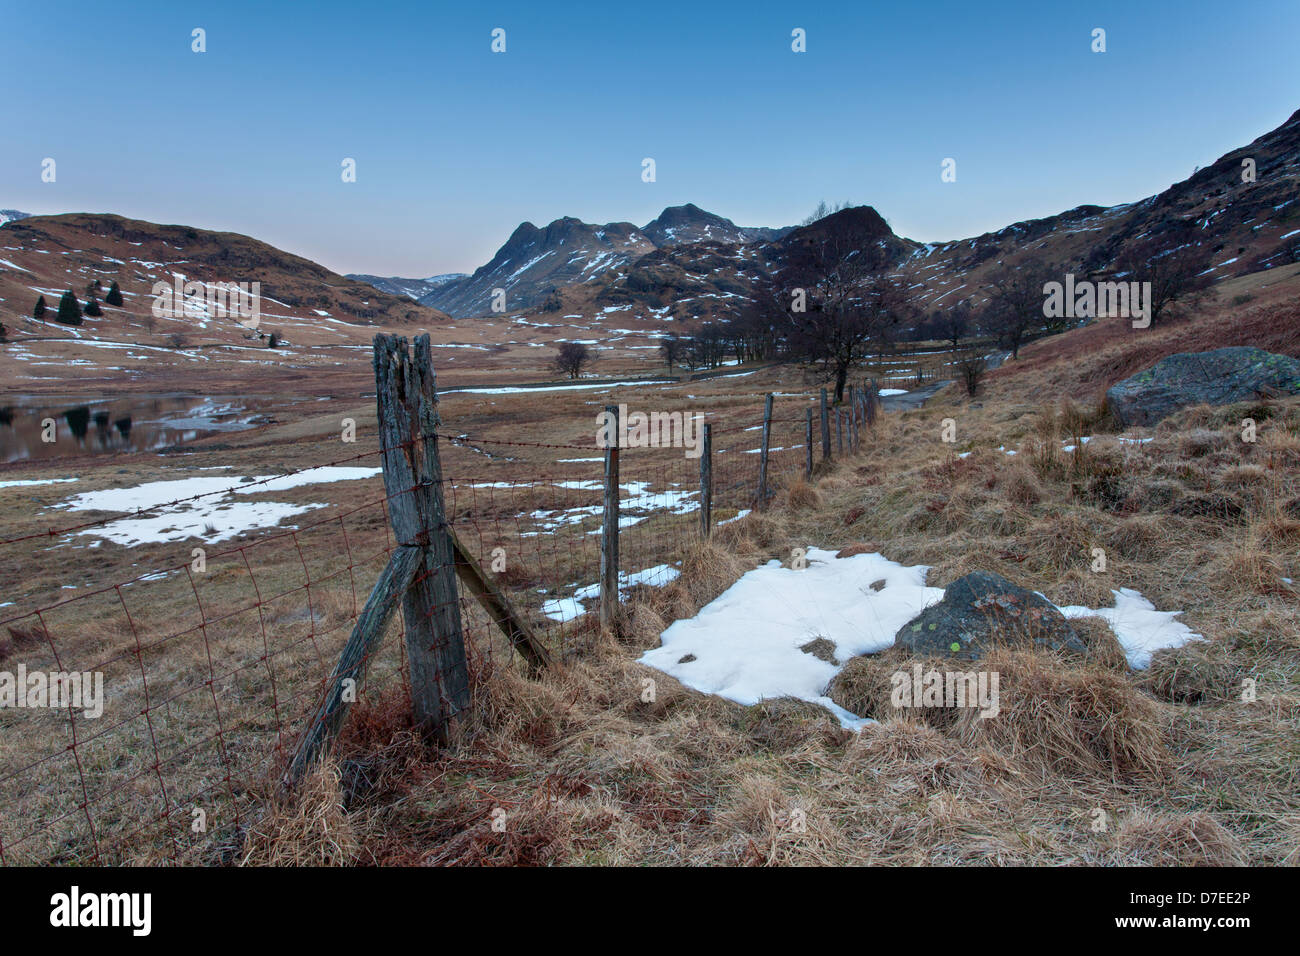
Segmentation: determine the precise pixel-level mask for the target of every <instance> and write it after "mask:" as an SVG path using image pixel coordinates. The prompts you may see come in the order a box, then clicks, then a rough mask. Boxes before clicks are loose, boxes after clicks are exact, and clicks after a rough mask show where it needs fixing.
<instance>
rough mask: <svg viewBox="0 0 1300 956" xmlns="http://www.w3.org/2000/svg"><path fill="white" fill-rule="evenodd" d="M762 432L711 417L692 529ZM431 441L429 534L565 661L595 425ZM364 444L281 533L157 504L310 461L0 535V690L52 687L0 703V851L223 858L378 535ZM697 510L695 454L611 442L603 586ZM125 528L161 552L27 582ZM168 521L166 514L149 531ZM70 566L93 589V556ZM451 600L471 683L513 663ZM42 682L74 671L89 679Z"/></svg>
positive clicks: (470, 604)
mask: <svg viewBox="0 0 1300 956" xmlns="http://www.w3.org/2000/svg"><path fill="white" fill-rule="evenodd" d="M808 401H809V400H808V398H807V397H806V396H791V397H789V398H782V399H779V400H778V404H777V412H778V413H777V414H775V415H774V416H773V418H772V422H771V434H770V440H769V446H770V455H769V464H768V484H769V486H770V487H771V488H772V489H777V488H779V487H781V486H782V485H783V484H787V483H788V482H790V481H792V480H794V479H797V478H800V477H802V476H803V474H804V471H805V467H806V460H807V445H806V438H807V435H806V416H805V408H806V407H808ZM762 429H763V426H762V414H761V409H754V410H753V411H752V413H751V414H748V415H746V414H744V413H742V412H738V411H734V410H733V411H730V412H728V413H726V414H724V415H719V416H716V417H715V418H714V421H713V456H712V465H713V512H712V514H713V524H714V525H717V524H721V523H725V522H728V521H732V520H736V519H737V518H739V517H742V516H744V515H745V514H747V513H748V512H749V511H750V510H752V509H754V508H755V507H757V501H758V487H759V473H760V459H761V455H760V450H761V445H762V435H763V431H762ZM439 438H440V441H439V443H438V444H439V450H440V456H441V461H442V470H443V476H444V478H443V490H444V501H445V513H446V516H447V520H448V522H449V524H450V526H451V528H452V529H453V530H454V532H455V533H456V535H457V537H458V538H459V540H460V541H461V543H462V544H463V545H464V547H465V549H466V550H467V551H468V552H469V554H470V555H471V556H472V559H473V560H475V561H477V562H478V564H479V566H480V568H481V569H482V571H483V572H484V573H485V574H486V575H488V576H489V577H490V578H491V580H492V581H494V582H495V584H496V585H497V586H498V587H500V588H501V590H502V591H503V592H505V593H506V594H507V595H508V597H509V600H510V603H511V605H512V606H513V608H514V610H515V611H516V612H517V613H518V614H519V615H520V616H521V617H523V618H524V619H526V620H527V622H528V623H529V625H530V626H531V627H532V629H533V631H534V633H536V634H537V635H538V636H539V637H540V638H541V639H542V641H543V642H544V643H545V645H546V647H547V649H548V650H549V652H550V653H551V655H552V657H553V658H554V659H563V658H564V657H565V656H566V655H568V654H570V653H574V652H576V650H577V649H578V648H580V646H581V642H580V641H578V640H577V638H578V636H579V635H580V634H581V633H582V631H583V630H584V629H587V628H592V627H593V626H596V624H595V622H596V618H597V615H596V614H595V610H596V608H597V605H598V602H599V595H600V585H599V582H600V564H601V559H600V549H601V530H602V525H603V496H604V460H603V452H602V450H601V449H600V448H598V447H597V445H596V442H595V439H594V436H593V440H592V442H591V444H590V445H546V444H541V443H534V442H526V441H519V442H505V441H488V440H486V439H483V440H477V439H474V438H472V437H469V436H464V435H440V436H439ZM818 442H819V426H818V424H817V422H816V420H814V444H817V443H818ZM815 457H817V458H820V457H821V456H820V448H818V449H817V455H816V456H815ZM381 458H382V450H380V449H376V450H374V451H368V452H363V453H361V454H358V455H355V456H351V457H350V458H347V459H343V460H342V461H339V462H331V463H330V464H329V465H328V466H316V468H322V467H324V468H332V467H339V466H342V465H345V464H346V465H348V466H351V467H358V466H363V465H364V466H368V472H367V473H366V474H365V475H360V476H353V477H351V479H350V481H349V486H350V488H351V490H350V492H349V493H348V495H347V496H346V498H347V500H346V504H338V503H335V504H333V505H330V506H325V505H311V506H303V507H300V508H299V509H298V510H297V511H295V512H293V514H296V515H297V518H296V520H298V521H300V522H301V523H300V525H299V526H297V527H289V528H284V529H280V528H276V529H273V530H267V531H264V532H262V533H259V534H256V535H253V536H250V537H247V538H244V539H236V538H233V537H232V538H230V539H227V540H224V541H214V542H212V543H210V544H208V545H204V540H203V539H204V535H203V534H202V533H198V532H195V533H194V534H193V535H191V534H188V533H186V532H185V530H184V527H183V523H184V522H183V519H181V518H178V514H183V513H184V512H183V508H184V506H185V505H186V504H187V503H189V502H192V501H194V500H197V499H203V498H208V497H215V498H216V499H217V500H218V501H221V502H227V501H228V502H230V506H231V507H241V506H243V507H253V508H256V507H267V506H266V505H262V504H259V503H257V502H256V501H255V500H254V499H249V500H248V503H247V504H246V505H245V504H244V503H243V499H242V498H241V496H242V495H244V494H249V493H254V492H257V491H259V490H266V491H270V490H282V489H287V488H292V487H294V486H295V483H296V482H298V481H300V480H302V476H304V475H306V474H308V473H310V472H312V471H315V470H316V469H315V468H314V469H303V470H299V471H296V472H286V473H284V474H280V475H275V476H271V477H267V478H259V479H257V480H255V481H252V482H247V483H243V484H240V485H238V486H235V487H229V488H222V489H217V490H214V491H205V492H203V493H202V494H199V495H195V496H193V497H192V498H186V499H178V500H174V501H168V502H165V503H162V504H158V505H155V506H153V507H151V508H146V509H142V510H141V511H139V512H136V513H134V514H129V515H126V516H123V515H121V514H117V515H114V516H110V517H105V518H99V519H95V520H89V521H85V522H82V523H79V524H78V523H70V524H65V525H63V526H60V527H54V528H49V529H46V530H44V531H42V532H40V533H39V534H35V535H22V536H17V537H13V538H7V539H0V573H3V575H4V579H5V580H6V581H9V582H12V583H11V585H10V586H9V588H8V593H7V595H6V597H5V600H4V602H3V603H2V606H0V680H3V679H4V678H5V676H8V677H9V679H10V680H11V682H12V684H11V687H12V688H13V689H14V690H15V691H16V690H17V688H18V686H19V685H18V679H19V678H20V677H21V678H22V679H23V684H22V690H23V691H24V693H29V696H30V690H31V688H32V687H33V686H34V685H33V684H32V681H33V680H35V679H36V676H34V675H38V676H41V677H44V678H45V679H46V680H47V684H48V682H49V680H50V678H51V677H52V678H53V681H54V683H55V685H59V684H62V686H53V687H49V688H48V689H49V690H50V691H52V692H51V693H50V694H49V695H48V696H47V698H46V703H45V705H44V706H26V698H24V699H23V700H18V699H17V698H14V699H13V702H12V705H11V706H6V707H0V863H3V864H10V865H12V864H36V863H89V862H99V863H109V864H119V863H124V864H129V863H146V862H148V863H156V862H168V861H170V862H174V863H222V862H229V861H231V860H233V859H237V857H238V853H239V849H240V846H241V842H242V837H243V833H244V831H245V829H246V827H247V826H248V825H249V823H250V814H253V813H255V811H256V807H257V806H258V803H259V800H260V799H261V798H262V797H264V796H265V795H266V794H267V793H268V791H269V789H270V788H271V787H273V786H275V784H276V782H277V780H279V779H280V775H281V774H282V773H283V770H284V767H285V764H286V762H287V760H288V759H289V758H290V757H291V755H292V754H293V751H294V747H295V741H296V740H297V738H298V736H299V734H301V733H302V731H303V728H304V725H305V723H306V722H307V720H308V719H309V718H310V716H311V714H312V712H313V711H314V709H315V708H316V707H317V705H318V703H319V702H320V700H321V697H322V693H323V691H324V689H325V687H326V685H327V682H328V681H329V679H330V675H331V673H332V671H333V669H334V667H335V664H336V662H337V661H338V659H339V655H340V652H341V650H342V649H343V648H344V646H345V645H346V644H347V642H348V638H349V636H350V634H351V633H352V631H353V628H354V627H355V626H356V625H357V622H358V619H359V616H360V615H361V614H362V612H363V608H364V606H365V604H366V601H367V598H368V596H369V595H370V592H371V589H372V588H373V587H374V585H375V582H376V580H377V579H379V577H380V575H381V572H382V571H383V569H384V568H385V566H386V564H387V563H388V561H389V559H390V558H391V557H392V555H393V552H394V549H395V548H396V547H397V546H398V544H397V542H395V541H394V540H393V533H392V531H391V529H390V524H389V520H388V508H389V504H390V502H391V496H390V495H388V494H387V493H385V490H384V485H383V482H382V480H381V477H380V471H381V469H380V468H379V463H380V461H381ZM398 493H399V494H400V493H403V492H398ZM700 501H701V489H700V459H699V457H698V456H694V455H691V454H688V453H687V450H686V449H683V448H681V447H668V448H664V447H650V448H633V449H623V450H622V453H621V474H620V480H619V502H620V503H619V513H620V518H619V525H620V528H619V539H620V540H619V552H620V562H619V586H620V590H621V591H623V592H625V593H626V592H630V591H631V590H633V589H635V588H636V587H638V586H641V585H645V586H657V585H662V584H666V583H667V582H669V581H671V580H672V579H673V578H675V577H676V576H677V574H678V573H679V571H678V568H679V566H680V559H681V557H682V555H683V553H684V551H685V550H686V549H687V548H688V547H689V546H690V545H691V544H692V542H694V541H697V540H698V539H699V537H700V536H701V534H702V528H701V521H700ZM178 509H181V510H180V511H179V512H178ZM218 510H220V509H218ZM317 515H319V517H317ZM124 520H130V521H136V522H139V521H142V520H143V521H152V522H154V524H153V525H151V527H152V529H153V530H154V531H161V532H162V533H160V534H158V535H157V538H158V540H159V541H161V542H162V543H158V544H153V545H149V546H144V547H141V548H139V560H138V561H137V563H136V566H137V567H139V568H140V573H138V574H136V575H134V576H133V577H130V578H129V579H125V580H122V581H118V582H115V583H107V584H105V583H99V582H98V581H96V582H95V583H94V584H93V585H90V586H87V587H84V588H78V589H76V591H75V593H74V594H72V595H71V596H67V597H64V596H62V595H63V589H62V588H61V587H59V586H58V585H57V583H51V582H52V581H53V582H57V578H51V577H49V576H42V575H41V574H39V564H40V562H42V561H44V560H49V561H53V560H55V559H56V555H57V553H58V549H60V548H62V547H65V546H67V545H68V543H69V542H70V541H72V540H74V539H78V536H80V535H89V536H90V537H91V538H92V542H93V541H95V540H100V541H102V540H105V538H104V536H107V540H114V538H113V535H114V533H115V532H116V531H120V529H121V522H122V521H124ZM277 520H278V519H277ZM169 523H170V524H171V525H175V526H178V527H176V528H171V529H170V530H174V531H175V534H172V535H170V536H169V535H168V534H167V533H166V532H167V531H168V530H169V528H168V525H169ZM205 530H207V529H205ZM117 540H119V541H120V540H124V539H123V538H121V537H120V536H119V537H118V538H117ZM200 545H203V552H202V556H201V559H200V557H199V555H200V551H198V550H195V548H196V547H198V546H200ZM91 547H92V548H93V547H95V545H94V544H93V543H92V545H91ZM132 556H135V555H134V553H133V555H132ZM34 568H35V571H36V573H35V574H34ZM82 573H83V575H84V576H85V579H87V580H93V570H92V569H91V568H87V569H86V570H84V571H83V572H82ZM33 576H34V579H35V580H36V583H35V584H34V585H32V586H31V587H28V588H25V589H24V587H23V586H22V585H21V582H23V581H24V580H25V579H32V578H33ZM459 601H460V605H461V608H460V610H461V620H462V622H463V626H464V632H465V654H466V658H467V662H468V671H469V674H470V677H471V680H472V681H482V680H486V679H490V677H491V674H492V673H493V671H494V669H495V668H498V667H503V666H516V665H517V655H515V654H514V652H513V650H512V648H511V645H510V642H509V641H507V640H505V639H504V637H503V635H502V633H501V628H500V627H498V625H500V624H501V623H502V622H501V621H498V620H494V619H493V617H492V614H491V613H490V612H488V611H485V609H484V606H483V605H482V604H480V603H478V602H475V601H473V600H471V599H470V598H468V597H467V596H465V595H464V594H463V593H462V596H461V597H460V599H459ZM437 610H438V609H434V612H435V613H436V611H437ZM404 640H405V633H404V629H403V618H402V615H401V614H397V615H395V616H394V617H393V619H392V620H391V622H390V623H389V625H388V627H387V632H386V637H385V639H384V640H383V643H382V644H380V645H379V649H378V651H377V652H376V654H375V655H374V659H373V660H370V661H368V662H367V664H368V672H367V675H366V679H365V681H364V683H363V685H362V686H361V687H360V688H359V694H358V699H359V700H366V699H375V698H376V697H377V696H378V695H382V694H386V693H400V691H399V690H396V688H401V687H403V686H405V685H406V678H407V673H406V669H407V655H406V653H405V644H404ZM58 675H80V676H82V677H83V678H84V676H85V675H92V676H91V680H92V684H85V685H80V684H77V683H76V682H75V681H68V682H66V683H65V682H61V681H60V679H59V676H58ZM98 679H102V682H103V683H102V687H103V695H102V698H101V702H102V703H103V708H102V714H98V715H95V714H92V713H89V711H93V709H94V706H93V701H92V700H91V697H93V693H92V694H90V695H82V694H80V693H78V691H79V690H87V691H88V690H91V688H92V686H93V681H94V680H98ZM38 696H39V695H38ZM31 699H32V700H33V701H35V702H36V703H40V701H39V700H38V699H37V698H36V697H32V698H31Z"/></svg>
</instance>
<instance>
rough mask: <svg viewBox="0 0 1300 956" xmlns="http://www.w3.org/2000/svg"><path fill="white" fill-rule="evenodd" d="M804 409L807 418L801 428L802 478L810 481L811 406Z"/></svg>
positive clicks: (811, 453)
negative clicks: (802, 432) (802, 433)
mask: <svg viewBox="0 0 1300 956" xmlns="http://www.w3.org/2000/svg"><path fill="white" fill-rule="evenodd" d="M804 411H806V412H807V413H808V418H807V420H806V421H805V422H804V429H803V431H804V436H803V454H804V463H803V477H804V480H805V481H812V465H813V450H812V448H813V439H812V435H813V432H812V408H811V407H809V408H806V409H804Z"/></svg>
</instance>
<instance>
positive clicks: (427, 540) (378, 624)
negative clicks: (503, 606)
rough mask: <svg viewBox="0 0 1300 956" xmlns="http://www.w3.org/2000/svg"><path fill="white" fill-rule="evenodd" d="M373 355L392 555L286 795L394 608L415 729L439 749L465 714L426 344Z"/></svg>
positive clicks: (386, 342) (295, 762)
mask: <svg viewBox="0 0 1300 956" xmlns="http://www.w3.org/2000/svg"><path fill="white" fill-rule="evenodd" d="M374 347H375V357H374V365H375V384H376V392H377V400H378V418H379V434H380V447H381V448H382V449H383V468H384V491H385V493H386V496H387V500H388V516H389V522H390V523H391V525H392V527H393V533H394V535H395V537H396V539H397V547H396V548H394V549H393V553H392V555H391V557H390V558H389V560H388V564H387V565H386V566H385V568H384V570H383V572H381V574H380V575H379V580H378V581H376V582H375V586H374V588H373V589H372V590H371V592H370V596H369V597H368V598H367V599H366V603H365V606H364V607H363V608H362V609H361V613H360V614H359V615H358V616H357V622H356V625H355V626H354V627H353V629H352V634H351V636H350V637H349V638H348V643H347V645H346V646H345V647H344V648H343V653H342V654H340V655H339V660H338V663H337V664H336V665H335V666H334V670H333V672H332V673H331V675H330V678H329V681H328V682H327V684H326V692H325V696H324V698H323V699H322V701H321V703H320V705H319V706H318V707H317V708H316V711H315V713H314V715H313V716H312V719H311V721H310V723H309V724H308V725H307V729H306V730H305V731H304V732H303V734H302V736H301V737H300V738H299V741H298V749H297V751H296V752H295V753H294V756H293V759H292V760H291V761H290V764H289V768H288V771H287V773H286V774H285V778H284V781H283V783H284V785H285V786H286V787H291V786H293V785H294V784H295V783H296V782H297V781H298V780H300V779H301V778H302V776H303V774H304V773H306V771H307V769H308V767H310V765H311V763H312V762H313V761H314V760H315V759H316V758H317V757H318V756H319V755H320V754H321V753H322V752H323V751H324V750H326V749H328V747H329V745H330V743H331V742H332V741H333V739H334V738H335V737H336V736H337V735H338V732H339V730H340V728H341V727H342V726H343V719H344V717H345V716H346V715H347V709H348V706H349V704H350V703H351V702H352V701H354V700H355V699H356V691H357V689H358V688H359V687H360V685H361V683H362V682H363V681H364V680H365V676H366V671H367V669H368V668H369V666H370V661H371V659H372V658H373V657H374V654H375V651H376V650H377V649H378V647H379V644H380V641H381V640H382V639H383V636H384V630H385V628H386V627H387V626H388V622H389V620H391V618H392V616H393V613H394V612H395V611H396V610H397V606H398V604H399V603H400V604H401V606H402V616H403V618H404V620H405V624H406V648H407V660H408V663H409V667H410V678H411V703H412V708H413V710H414V716H415V721H416V724H417V726H419V727H420V728H421V729H422V730H423V731H424V732H426V733H428V734H430V735H432V736H436V737H437V738H438V739H439V740H440V741H441V742H443V743H446V742H447V740H448V738H449V734H450V730H451V728H450V723H451V721H452V719H453V718H454V717H455V716H456V715H457V714H459V713H461V712H462V711H463V710H465V708H467V707H468V706H469V676H468V672H467V670H466V666H465V639H464V635H463V633H462V632H461V620H460V596H459V594H458V593H457V590H456V567H455V565H456V562H457V557H458V554H459V548H458V545H457V543H456V542H455V539H454V536H453V534H452V532H451V529H450V527H449V526H448V524H447V521H446V517H445V514H444V511H443V500H442V469H441V466H440V464H439V462H438V446H437V433H436V429H437V426H438V410H437V404H438V397H437V386H436V383H435V380H434V372H433V363H432V361H431V360H430V349H429V337H428V336H427V335H422V336H420V337H419V338H418V339H416V340H415V360H414V362H412V360H411V355H410V352H409V351H408V350H407V344H406V339H405V338H402V337H399V336H393V335H376V336H375V345H374ZM502 600H503V601H504V598H503V599H502ZM503 626H504V625H503ZM521 626H524V627H526V625H521ZM529 636H531V635H529Z"/></svg>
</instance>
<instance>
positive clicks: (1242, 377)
mask: <svg viewBox="0 0 1300 956" xmlns="http://www.w3.org/2000/svg"><path fill="white" fill-rule="evenodd" d="M1298 394H1300V360H1297V359H1293V358H1291V357H1290V356H1287V355H1278V354H1276V353H1274V352H1266V351H1264V350H1263V349H1257V348H1254V347H1252V346H1233V347H1231V348H1222V349H1213V350H1211V351H1209V352H1179V353H1178V354H1176V355H1169V356H1166V357H1165V358H1162V359H1161V360H1160V361H1159V362H1157V363H1156V364H1155V365H1153V366H1151V367H1150V368H1149V369H1146V370H1145V371H1142V372H1138V373H1137V374H1136V375H1134V376H1133V377H1132V378H1126V379H1125V380H1124V381H1122V382H1117V383H1116V384H1114V385H1112V386H1111V387H1110V388H1109V389H1107V390H1106V400H1107V402H1108V403H1109V405H1110V408H1111V411H1112V412H1113V413H1114V415H1115V419H1116V421H1118V422H1119V423H1120V424H1121V425H1123V426H1124V427H1126V428H1127V427H1129V426H1131V425H1154V424H1155V423H1156V422H1158V421H1160V420H1161V419H1162V418H1165V417H1166V416H1168V415H1170V414H1171V413H1173V412H1175V411H1177V410H1178V409H1180V408H1185V407H1187V406H1189V405H1202V404H1205V405H1227V404H1229V403H1231V402H1244V401H1250V400H1252V399H1255V398H1260V397H1275V396H1278V395H1298Z"/></svg>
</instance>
